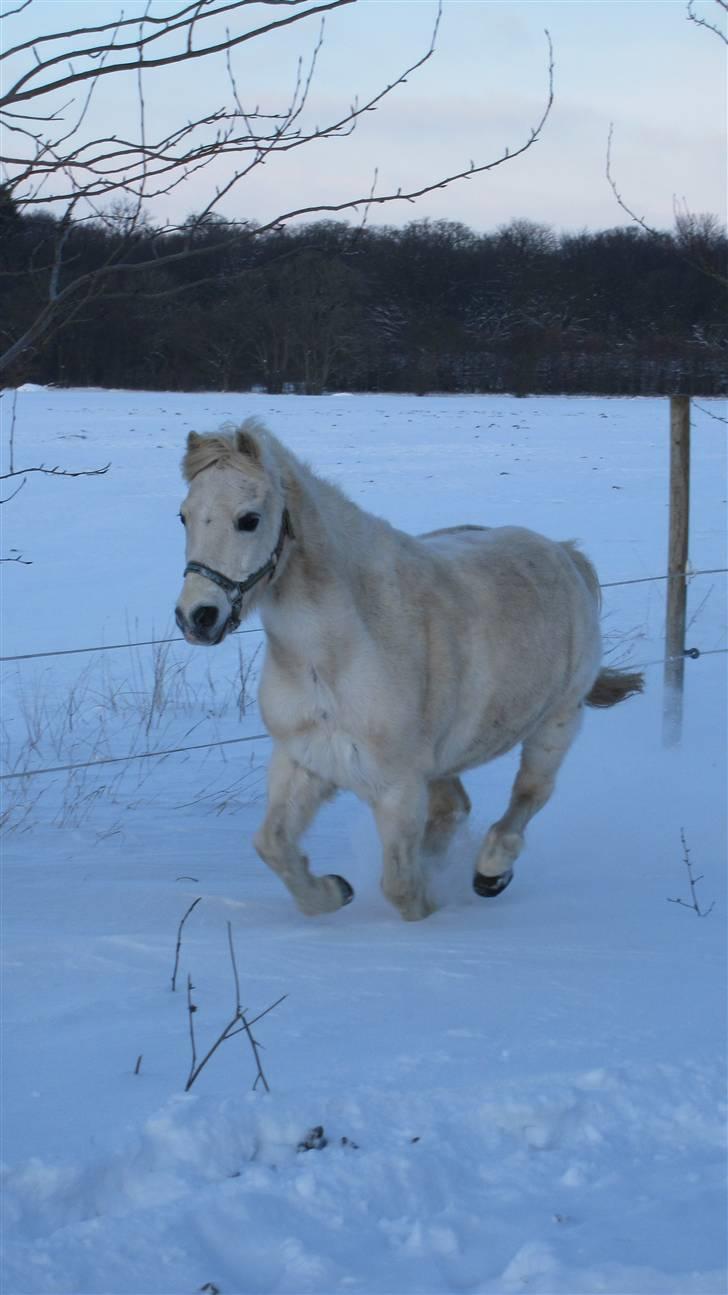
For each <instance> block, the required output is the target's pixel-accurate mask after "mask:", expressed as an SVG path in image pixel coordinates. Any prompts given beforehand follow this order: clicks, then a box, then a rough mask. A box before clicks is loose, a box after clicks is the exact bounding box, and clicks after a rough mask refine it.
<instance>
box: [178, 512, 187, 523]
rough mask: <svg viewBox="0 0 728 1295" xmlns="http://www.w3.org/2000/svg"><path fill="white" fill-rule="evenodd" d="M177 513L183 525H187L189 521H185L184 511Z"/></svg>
mask: <svg viewBox="0 0 728 1295" xmlns="http://www.w3.org/2000/svg"><path fill="white" fill-rule="evenodd" d="M177 515H178V517H179V519H180V521H181V523H182V525H183V526H186V525H187V522H186V521H185V519H184V517H183V516H182V513H178V514H177Z"/></svg>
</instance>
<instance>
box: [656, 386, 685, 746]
mask: <svg viewBox="0 0 728 1295" xmlns="http://www.w3.org/2000/svg"><path fill="white" fill-rule="evenodd" d="M689 526H690V397H689V396H671V397H670V536H669V542H668V550H667V574H668V580H667V612H666V618H665V657H666V660H665V676H664V703H663V727H662V737H663V742H664V743H665V745H666V746H676V745H677V743H678V742H679V741H680V737H681V734H682V717H683V686H684V678H685V619H686V609H687V580H686V578H685V576H686V570H687V562H688V532H689Z"/></svg>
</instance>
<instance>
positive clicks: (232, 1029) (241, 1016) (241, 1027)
mask: <svg viewBox="0 0 728 1295" xmlns="http://www.w3.org/2000/svg"><path fill="white" fill-rule="evenodd" d="M227 928H228V948H229V950H230V961H231V962H232V967H233V978H234V981H235V1015H234V1016H233V1017H232V1019H231V1020H230V1021H228V1023H227V1025H226V1026H225V1028H224V1029H223V1030H222V1032H221V1033H220V1034H219V1035H218V1037H217V1038H216V1040H215V1042H214V1043H213V1045H212V1047H211V1048H210V1049H209V1051H208V1052H207V1053H206V1054H205V1056H204V1057H203V1058H202V1060H201V1061H200V1062H199V1063H198V1061H197V1053H196V1050H195V1031H194V1025H193V1022H192V1016H193V1013H194V1012H196V1011H197V1008H196V1006H195V1005H194V1003H193V1002H192V996H191V994H192V981H191V980H190V977H189V976H188V977H187V1011H188V1014H189V1023H190V1041H191V1044H192V1064H191V1066H190V1073H189V1075H188V1078H187V1083H186V1084H185V1092H186V1093H187V1092H189V1090H190V1088H191V1087H192V1085H193V1084H194V1082H195V1080H196V1079H197V1077H198V1075H199V1074H200V1073H201V1071H202V1070H204V1068H205V1066H206V1065H207V1063H208V1061H209V1060H210V1058H211V1057H213V1056H214V1055H215V1053H216V1052H217V1050H218V1048H219V1047H220V1045H221V1044H222V1043H225V1042H226V1040H227V1039H231V1038H233V1036H234V1035H236V1034H243V1033H245V1034H247V1036H248V1042H249V1044H250V1047H251V1050H252V1053H253V1056H254V1058H255V1064H256V1071H257V1073H256V1076H255V1080H254V1082H253V1091H255V1089H256V1088H257V1087H258V1084H259V1083H262V1084H263V1087H264V1088H265V1091H266V1092H267V1093H269V1092H270V1085H269V1083H268V1080H267V1079H266V1077H265V1074H264V1072H263V1066H262V1064H261V1060H260V1051H259V1049H260V1047H261V1044H260V1043H258V1040H257V1039H255V1038H254V1037H253V1034H252V1032H251V1028H250V1027H251V1026H252V1025H254V1024H255V1022H256V1021H260V1020H262V1019H263V1017H264V1016H267V1015H268V1013H269V1012H272V1011H273V1008H274V1007H278V1004H279V1003H282V1002H283V999H284V998H287V997H288V995H287V994H283V995H282V996H281V997H280V998H278V999H276V1001H275V1003H271V1004H270V1006H269V1007H266V1008H264V1010H263V1011H262V1012H259V1013H258V1015H257V1016H254V1017H253V1019H252V1021H249V1020H248V1019H247V1017H246V1015H245V1011H244V1010H243V1008H242V1007H241V1006H240V978H239V976H238V966H237V962H236V959H235V948H234V946H233V935H232V927H231V925H230V923H229V922H228V923H227Z"/></svg>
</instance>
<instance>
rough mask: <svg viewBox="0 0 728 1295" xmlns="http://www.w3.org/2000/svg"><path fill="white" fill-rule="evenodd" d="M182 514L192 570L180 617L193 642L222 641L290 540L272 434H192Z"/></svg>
mask: <svg viewBox="0 0 728 1295" xmlns="http://www.w3.org/2000/svg"><path fill="white" fill-rule="evenodd" d="M182 472H183V475H184V477H185V480H186V481H187V482H188V485H189V489H188V492H187V498H186V499H185V500H184V502H183V503H182V506H181V508H180V518H181V520H182V524H183V525H184V528H185V538H186V559H187V561H186V566H185V577H184V584H183V586H182V593H181V595H180V598H179V602H178V603H177V607H176V610H175V617H176V620H177V624H178V625H179V627H180V629H181V630H182V633H183V634H184V636H185V638H186V639H187V642H188V643H197V644H204V645H205V646H211V645H212V644H215V643H219V642H220V641H221V640H222V639H223V638H224V637H225V635H226V634H227V633H228V632H229V631H230V630H232V629H235V628H236V626H237V625H238V624H239V623H240V621H241V620H242V619H243V618H244V617H245V616H247V614H248V612H249V611H250V610H251V607H252V606H253V604H254V603H255V601H256V600H257V598H258V597H259V596H260V594H261V593H262V592H263V591H264V590H265V589H266V588H267V587H268V585H269V584H270V582H271V580H272V579H273V578H274V576H275V571H276V567H277V565H278V560H279V558H280V557H281V554H282V552H283V549H284V547H285V545H286V540H287V538H288V537H289V536H290V535H291V533H292V532H291V525H290V518H289V516H288V512H287V509H286V502H285V495H284V491H283V486H282V484H281V481H280V474H279V472H278V469H277V464H276V460H275V456H274V454H273V450H272V446H271V442H270V440H269V437H268V434H267V432H266V430H265V428H264V427H263V426H262V424H260V423H259V422H258V421H257V420H256V419H254V418H248V419H246V421H245V422H244V423H243V424H242V426H240V427H238V428H237V429H234V430H231V431H227V429H223V430H222V431H221V432H217V433H214V434H212V435H208V436H200V435H198V433H197V432H190V435H189V437H188V439H187V452H186V454H185V456H184V459H183V460H182Z"/></svg>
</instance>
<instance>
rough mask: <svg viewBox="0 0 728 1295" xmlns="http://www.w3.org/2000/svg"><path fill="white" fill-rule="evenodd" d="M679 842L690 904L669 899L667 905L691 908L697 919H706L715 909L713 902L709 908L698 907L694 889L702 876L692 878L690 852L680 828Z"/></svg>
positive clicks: (713, 901)
mask: <svg viewBox="0 0 728 1295" xmlns="http://www.w3.org/2000/svg"><path fill="white" fill-rule="evenodd" d="M680 840H681V841H682V847H683V862H684V864H685V867H686V868H687V870H688V882H689V885H690V894H691V897H692V903H691V904H688V902H687V900H685V899H670V898H669V897H668V900H667V902H668V904H680V906H681V907H682V908H692V909H693V911H694V912H695V913H697V915H698V917H707V916H708V913H712V911H713V909H714V908H715V900H712V902H711V904H710V907H709V908H701V907H700V903H699V901H698V895H697V891H696V889H695V887H696V886H697V884H698V882H699V881H702V880H703V875H702V873H701V875H700V876H699V877H694V876H693V865H692V863H691V860H690V851H689V849H688V845H687V841H686V840H685V832H684V830H683V828H680Z"/></svg>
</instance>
